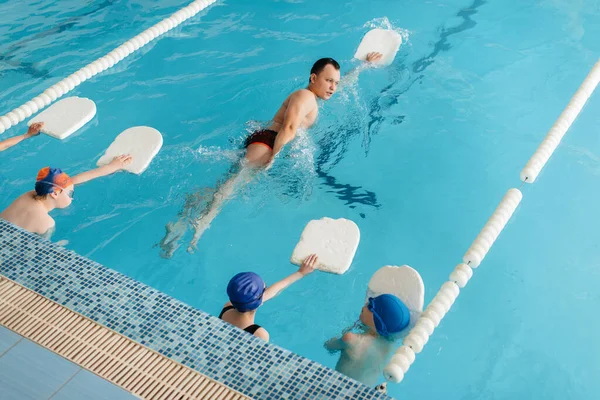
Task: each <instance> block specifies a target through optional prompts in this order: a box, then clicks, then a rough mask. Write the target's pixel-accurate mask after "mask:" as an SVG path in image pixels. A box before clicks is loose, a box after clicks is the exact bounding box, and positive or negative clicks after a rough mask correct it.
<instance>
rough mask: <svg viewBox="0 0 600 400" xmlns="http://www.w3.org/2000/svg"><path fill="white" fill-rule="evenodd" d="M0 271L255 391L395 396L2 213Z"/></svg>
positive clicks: (264, 395) (279, 395)
mask: <svg viewBox="0 0 600 400" xmlns="http://www.w3.org/2000/svg"><path fill="white" fill-rule="evenodd" d="M0 274H2V275H4V276H6V277H7V278H9V279H12V280H14V281H15V282H17V283H19V284H21V285H23V286H25V287H27V288H29V289H31V290H33V291H35V292H37V293H39V294H41V295H43V296H46V297H47V298H49V299H51V300H53V301H55V302H57V303H59V304H61V305H63V306H65V307H68V308H70V309H72V310H74V311H76V312H78V313H80V314H82V315H83V316H85V317H87V318H90V319H92V320H94V321H96V322H98V323H100V324H102V325H104V326H106V327H108V328H110V329H113V330H114V331H116V332H118V333H120V334H122V335H124V336H127V337H128V338H130V339H132V340H135V341H137V342H139V343H141V344H144V345H146V346H148V347H149V348H151V349H153V350H155V351H157V352H159V353H161V354H163V355H165V356H167V357H170V358H172V359H173V360H175V361H177V362H180V363H181V364H183V365H185V366H188V367H190V368H193V369H195V370H197V371H198V372H200V373H202V374H204V375H206V376H208V377H209V378H212V379H214V380H216V381H219V382H222V383H223V384H225V385H227V386H229V387H231V388H233V389H234V390H237V391H239V392H240V393H242V394H244V395H246V396H249V397H252V398H254V399H269V400H270V399H311V400H312V399H365V400H368V399H391V398H390V397H388V396H386V395H384V394H381V393H378V392H376V391H375V390H373V389H372V388H369V387H367V386H364V385H362V384H360V383H358V382H356V381H354V380H352V379H350V378H348V377H346V376H344V375H342V374H340V373H338V372H336V371H333V370H331V369H329V368H327V367H324V366H322V365H321V364H319V363H316V362H314V361H311V360H309V359H306V358H303V357H301V356H299V355H297V354H294V353H292V352H290V351H288V350H285V349H283V348H281V347H278V346H275V345H273V344H270V343H265V342H264V341H262V340H260V339H258V338H255V337H253V336H250V335H248V334H247V333H245V332H243V331H242V330H240V329H237V328H235V327H233V326H232V325H230V324H227V323H225V322H223V321H221V320H219V319H218V318H216V317H214V316H211V315H209V314H206V313H204V312H202V311H200V310H197V309H194V308H192V307H190V306H188V305H186V304H184V303H182V302H180V301H178V300H176V299H174V298H172V297H170V296H168V295H166V294H164V293H161V292H159V291H158V290H156V289H153V288H152V287H150V286H147V285H144V284H143V283H140V282H137V281H135V280H133V279H131V278H129V277H127V276H125V275H123V274H121V273H119V272H117V271H114V270H111V269H109V268H106V267H104V266H102V265H100V264H98V263H96V262H94V261H91V260H89V259H87V258H85V257H83V256H80V255H78V254H76V253H75V252H73V251H70V250H66V249H64V248H62V247H58V246H56V245H54V244H53V243H51V242H49V241H46V240H43V239H41V238H40V237H39V236H37V235H34V234H31V233H29V232H26V231H24V230H22V229H20V228H18V227H15V226H14V225H12V224H10V223H8V222H6V221H4V220H1V219H0Z"/></svg>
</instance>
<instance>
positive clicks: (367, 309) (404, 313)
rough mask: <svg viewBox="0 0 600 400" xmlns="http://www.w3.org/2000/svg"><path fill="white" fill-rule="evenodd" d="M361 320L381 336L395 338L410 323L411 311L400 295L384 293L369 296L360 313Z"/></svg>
mask: <svg viewBox="0 0 600 400" xmlns="http://www.w3.org/2000/svg"><path fill="white" fill-rule="evenodd" d="M360 321H361V322H362V323H363V324H365V325H367V326H369V327H370V328H371V329H373V330H375V331H376V332H377V333H378V334H379V335H380V336H383V337H385V338H393V337H394V335H396V334H397V333H399V332H401V331H402V330H404V329H405V328H406V327H407V326H408V324H409V323H410V311H409V309H408V307H406V305H404V303H403V302H402V301H401V300H400V299H399V298H398V297H396V296H394V295H392V294H382V295H379V296H377V297H369V300H368V301H367V304H365V306H364V307H363V308H362V311H361V313H360Z"/></svg>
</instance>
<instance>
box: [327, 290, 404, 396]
mask: <svg viewBox="0 0 600 400" xmlns="http://www.w3.org/2000/svg"><path fill="white" fill-rule="evenodd" d="M409 323H410V311H409V309H408V308H407V307H406V305H404V303H402V301H401V300H400V299H399V298H398V297H396V296H394V295H391V294H382V295H379V296H377V297H370V298H369V300H368V301H367V304H365V306H364V307H363V308H362V311H361V313H360V318H359V321H357V322H356V324H354V326H352V327H351V328H350V329H348V330H346V332H345V333H343V334H342V336H341V337H339V338H333V339H330V340H328V341H327V342H325V348H326V349H327V350H329V351H330V352H337V351H340V352H341V354H340V359H339V360H338V362H337V365H336V366H335V369H336V370H337V371H338V372H341V373H342V374H344V375H347V376H349V377H350V378H353V379H355V380H357V381H359V382H362V383H364V384H365V385H368V386H371V387H374V386H375V385H376V384H377V383H378V381H379V380H380V379H381V376H382V374H383V368H384V367H385V363H386V361H387V360H388V358H389V356H390V355H391V353H392V351H393V350H394V349H395V347H396V346H395V343H394V342H395V340H396V339H398V337H399V336H400V334H401V333H402V332H403V331H404V330H405V329H406V328H407V327H408V325H409ZM357 326H359V327H361V328H362V332H360V333H353V332H350V331H351V330H352V329H353V328H354V327H357Z"/></svg>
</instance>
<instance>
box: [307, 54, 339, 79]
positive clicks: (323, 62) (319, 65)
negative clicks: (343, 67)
mask: <svg viewBox="0 0 600 400" xmlns="http://www.w3.org/2000/svg"><path fill="white" fill-rule="evenodd" d="M327 65H332V66H333V68H335V69H336V70H338V71H339V70H340V64H338V62H337V61H335V60H334V59H333V58H321V59H319V60H317V62H316V63H314V64H313V66H312V68H311V69H310V74H311V75H312V74H315V75H319V73H320V72H321V71H323V69H324V68H325V67H326V66H327ZM308 81H309V82H310V78H309V79H308Z"/></svg>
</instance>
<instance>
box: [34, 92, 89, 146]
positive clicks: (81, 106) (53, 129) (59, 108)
mask: <svg viewBox="0 0 600 400" xmlns="http://www.w3.org/2000/svg"><path fill="white" fill-rule="evenodd" d="M94 115H96V104H95V103H94V102H93V101H92V100H90V99H87V98H85V97H76V96H74V97H66V98H64V99H62V100H59V101H57V102H56V103H54V104H52V105H51V106H50V107H48V108H47V109H45V110H44V111H42V112H41V113H39V114H38V115H36V116H35V117H33V118H32V119H30V120H29V122H27V125H31V124H34V123H36V122H43V123H44V126H43V127H42V130H41V131H42V132H43V133H45V134H46V135H49V136H52V137H54V138H56V139H66V138H67V137H69V136H71V134H73V133H74V132H75V131H77V130H78V129H79V128H81V127H82V126H84V125H85V124H87V123H88V122H89V121H90V120H91V119H92V118H94Z"/></svg>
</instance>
